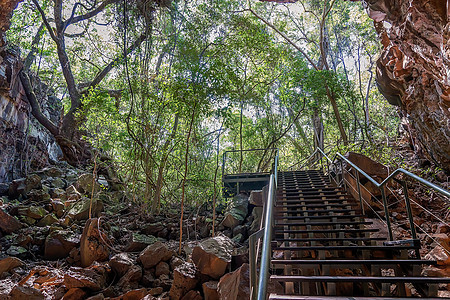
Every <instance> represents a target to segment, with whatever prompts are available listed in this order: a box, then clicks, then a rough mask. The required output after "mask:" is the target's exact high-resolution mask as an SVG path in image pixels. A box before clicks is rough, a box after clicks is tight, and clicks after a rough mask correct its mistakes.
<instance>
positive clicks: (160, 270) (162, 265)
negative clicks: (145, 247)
mask: <svg viewBox="0 0 450 300" xmlns="http://www.w3.org/2000/svg"><path fill="white" fill-rule="evenodd" d="M163 274H164V275H169V274H170V268H169V264H168V263H166V262H164V261H161V262H159V264H157V265H156V270H155V276H156V277H159V276H161V275H163Z"/></svg>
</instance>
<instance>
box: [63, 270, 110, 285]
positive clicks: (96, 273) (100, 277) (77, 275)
mask: <svg viewBox="0 0 450 300" xmlns="http://www.w3.org/2000/svg"><path fill="white" fill-rule="evenodd" d="M105 283H106V276H105V274H104V269H103V268H97V267H94V268H84V269H83V268H79V267H72V268H70V269H69V270H68V271H67V272H66V273H65V274H64V285H65V286H66V288H67V289H72V288H83V289H88V290H91V291H100V290H101V289H103V288H104V287H105Z"/></svg>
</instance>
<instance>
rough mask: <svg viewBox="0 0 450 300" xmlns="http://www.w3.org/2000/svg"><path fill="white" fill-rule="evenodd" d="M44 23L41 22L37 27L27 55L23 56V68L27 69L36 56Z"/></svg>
mask: <svg viewBox="0 0 450 300" xmlns="http://www.w3.org/2000/svg"><path fill="white" fill-rule="evenodd" d="M44 26H45V24H44V23H42V24H41V26H39V29H38V30H37V32H36V35H35V36H34V38H33V41H32V42H31V50H30V52H28V55H27V57H26V58H25V62H24V64H23V65H24V66H23V68H24V70H25V71H28V70H29V69H30V67H31V64H33V61H34V59H35V58H36V53H37V52H38V47H37V45H38V44H39V42H40V40H41V38H42V30H43V29H44Z"/></svg>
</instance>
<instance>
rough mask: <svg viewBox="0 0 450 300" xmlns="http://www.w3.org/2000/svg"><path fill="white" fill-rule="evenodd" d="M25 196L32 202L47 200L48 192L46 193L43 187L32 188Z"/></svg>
mask: <svg viewBox="0 0 450 300" xmlns="http://www.w3.org/2000/svg"><path fill="white" fill-rule="evenodd" d="M27 197H28V198H30V200H31V201H33V202H38V203H41V202H48V201H49V200H50V194H49V193H47V191H45V190H44V189H39V190H36V189H33V190H31V191H30V192H28V193H27Z"/></svg>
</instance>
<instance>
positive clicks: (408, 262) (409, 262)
mask: <svg viewBox="0 0 450 300" xmlns="http://www.w3.org/2000/svg"><path fill="white" fill-rule="evenodd" d="M271 263H272V264H273V265H346V266H349V265H390V266H392V265H437V261H435V260H426V259H361V260H358V259H321V260H318V259H315V260H312V259H291V260H289V259H279V260H272V261H271Z"/></svg>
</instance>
